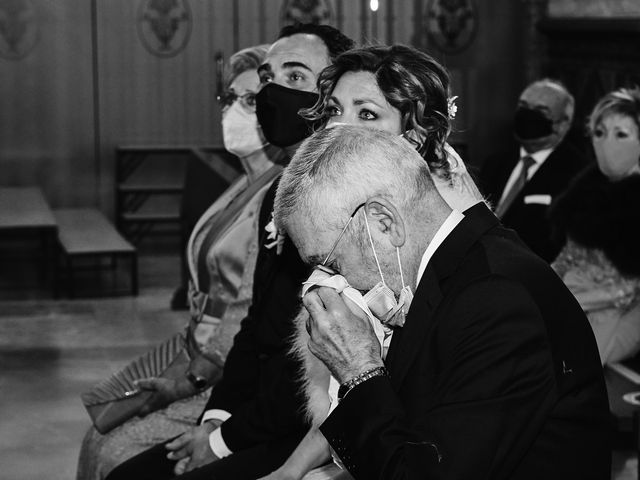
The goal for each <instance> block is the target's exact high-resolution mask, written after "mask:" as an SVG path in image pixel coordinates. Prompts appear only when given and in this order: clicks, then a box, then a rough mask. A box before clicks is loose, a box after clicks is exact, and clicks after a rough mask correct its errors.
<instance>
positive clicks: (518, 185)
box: [496, 155, 536, 218]
mask: <svg viewBox="0 0 640 480" xmlns="http://www.w3.org/2000/svg"><path fill="white" fill-rule="evenodd" d="M534 163H536V161H535V160H534V159H533V157H531V156H530V155H527V156H525V157H522V170H520V174H519V175H518V178H516V181H515V182H513V185H511V189H510V190H509V191H508V192H507V195H506V196H505V197H504V199H503V200H502V201H501V202H500V203H499V204H498V207H497V208H496V215H497V216H498V218H502V217H503V216H504V214H505V213H506V212H507V210H508V209H509V207H510V206H511V204H512V203H513V201H514V200H515V199H516V197H517V196H518V194H519V193H520V192H521V191H522V189H523V188H524V185H525V183H527V180H528V175H529V168H530V167H531V166H532V165H533V164H534Z"/></svg>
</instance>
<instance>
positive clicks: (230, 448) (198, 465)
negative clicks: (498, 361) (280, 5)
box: [107, 24, 354, 480]
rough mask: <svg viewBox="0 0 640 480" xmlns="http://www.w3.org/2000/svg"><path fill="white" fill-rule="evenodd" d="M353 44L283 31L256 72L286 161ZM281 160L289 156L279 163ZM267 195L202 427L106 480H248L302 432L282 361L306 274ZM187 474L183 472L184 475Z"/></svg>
mask: <svg viewBox="0 0 640 480" xmlns="http://www.w3.org/2000/svg"><path fill="white" fill-rule="evenodd" d="M353 46H354V43H353V41H352V40H351V39H349V38H347V37H345V36H344V35H342V34H341V33H340V32H339V31H338V30H336V29H335V28H333V27H330V26H327V25H311V24H302V25H294V26H287V27H284V28H283V29H282V31H281V32H280V36H279V38H278V40H276V42H274V43H273V44H272V46H271V48H270V49H269V51H268V52H267V55H266V58H265V61H264V64H263V65H261V66H260V67H259V69H258V74H259V76H260V80H261V90H260V91H259V92H258V94H257V95H256V115H257V118H258V122H259V123H260V127H261V129H262V132H263V134H264V136H265V139H266V140H267V141H268V142H269V143H270V144H272V145H275V146H277V147H281V148H283V149H284V150H285V151H287V152H289V153H290V154H292V153H293V152H295V149H296V148H297V147H298V145H299V144H300V143H301V142H302V140H304V139H305V138H306V137H307V136H309V135H310V134H311V132H312V128H311V125H309V124H308V123H307V122H306V121H305V120H303V119H302V118H301V117H300V116H299V115H298V111H299V110H300V109H302V108H308V107H311V106H312V105H313V104H314V103H315V102H316V101H317V100H318V94H317V93H315V90H316V80H317V77H318V75H319V73H320V72H321V71H322V70H323V69H324V68H325V67H327V66H328V65H330V64H331V62H332V59H333V58H335V57H336V56H337V55H339V54H340V53H342V52H344V51H346V50H348V49H350V48H353ZM282 163H288V157H287V158H286V159H283V160H282ZM276 185H277V182H276V183H274V185H273V187H272V188H271V189H270V190H269V191H267V193H266V195H265V197H264V200H263V203H262V206H261V208H260V217H259V227H258V235H259V243H258V246H259V249H260V250H259V253H258V259H257V262H256V268H255V273H254V282H253V285H254V288H253V298H252V305H251V307H250V309H249V314H248V315H247V317H246V318H245V319H244V320H243V321H242V326H241V328H240V331H239V333H238V334H237V335H236V336H235V338H234V343H233V346H232V347H231V350H230V351H229V354H228V356H227V359H226V362H225V365H224V371H223V375H222V379H221V380H220V381H219V382H218V383H217V384H216V385H215V386H214V387H213V390H212V392H211V397H210V399H209V401H208V403H207V406H206V407H205V411H204V412H203V416H202V420H201V424H200V425H199V426H198V427H195V428H192V429H191V430H188V431H187V432H186V433H185V434H183V435H182V436H179V437H177V438H176V439H174V440H173V441H171V442H168V443H163V444H159V445H157V446H155V447H153V448H151V449H149V450H147V451H146V452H143V453H142V454H140V455H138V456H137V457H134V458H133V459H131V460H129V461H127V462H125V463H124V464H122V465H121V466H119V467H118V468H116V469H115V470H114V471H113V472H112V473H111V474H110V475H109V476H108V477H107V478H108V480H123V479H136V480H140V479H147V478H148V479H154V480H161V479H169V478H175V477H176V475H179V477H178V478H181V479H190V480H193V479H201V478H202V479H210V478H216V479H230V480H231V479H233V480H241V479H255V478H258V477H261V476H262V475H265V474H267V473H269V472H271V471H272V470H274V469H275V468H276V467H278V466H279V465H281V464H282V462H284V460H285V459H286V458H287V457H288V456H289V455H290V454H291V452H292V451H293V449H294V448H295V447H296V445H297V444H298V443H299V441H300V440H301V439H302V437H303V436H304V434H305V433H306V430H307V427H306V425H305V424H304V421H303V418H302V413H301V406H302V403H303V402H304V399H303V398H302V395H301V393H300V392H299V385H298V383H297V378H298V375H299V373H298V368H299V366H298V364H297V363H296V362H295V361H294V360H293V359H292V358H291V357H290V356H289V355H288V351H289V338H290V337H291V336H292V334H293V324H292V319H293V317H294V316H295V314H296V313H297V312H298V310H299V308H300V306H301V303H300V296H299V291H300V284H301V282H302V281H303V280H304V279H305V278H306V276H307V274H308V268H307V267H306V265H304V264H303V262H302V261H301V260H300V257H299V256H298V253H297V251H296V249H295V247H293V245H292V244H291V242H290V241H289V240H286V239H282V238H279V237H278V235H277V234H276V230H275V228H274V227H273V222H272V220H271V212H272V209H273V197H274V195H275V188H276ZM185 472H186V473H185Z"/></svg>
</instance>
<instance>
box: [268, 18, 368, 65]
mask: <svg viewBox="0 0 640 480" xmlns="http://www.w3.org/2000/svg"><path fill="white" fill-rule="evenodd" d="M298 33H308V34H311V35H315V36H316V37H319V38H320V39H321V40H322V41H323V42H324V44H325V45H326V46H327V49H328V50H329V56H330V57H331V60H333V59H334V58H335V57H337V56H338V55H340V54H341V53H343V52H346V51H347V50H351V49H352V48H354V47H355V46H356V42H354V41H353V40H351V39H350V38H349V37H347V36H346V35H344V34H343V33H342V32H341V31H340V30H338V29H337V28H334V27H332V26H330V25H317V24H315V23H294V24H293V25H287V26H285V27H282V30H280V35H278V40H280V39H281V38H285V37H290V36H292V35H296V34H298Z"/></svg>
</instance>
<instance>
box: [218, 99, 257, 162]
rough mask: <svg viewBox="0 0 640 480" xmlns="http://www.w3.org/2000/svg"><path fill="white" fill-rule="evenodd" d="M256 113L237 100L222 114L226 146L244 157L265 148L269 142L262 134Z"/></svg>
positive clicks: (230, 150)
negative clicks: (249, 110)
mask: <svg viewBox="0 0 640 480" xmlns="http://www.w3.org/2000/svg"><path fill="white" fill-rule="evenodd" d="M260 132H261V130H260V125H259V124H258V118H257V117H256V114H255V113H251V112H248V111H247V110H246V109H245V108H244V107H242V105H240V102H238V101H235V102H233V104H231V106H230V107H229V108H227V109H226V110H225V112H224V113H223V115H222V140H223V142H224V148H226V149H227V150H228V151H229V152H231V153H233V154H234V155H236V156H238V157H240V158H244V157H247V156H249V155H251V154H252V153H254V152H256V151H258V150H260V149H262V148H264V146H265V145H266V144H267V143H266V142H265V141H264V140H263V139H262V136H261V133H260Z"/></svg>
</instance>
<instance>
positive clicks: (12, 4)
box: [0, 0, 38, 60]
mask: <svg viewBox="0 0 640 480" xmlns="http://www.w3.org/2000/svg"><path fill="white" fill-rule="evenodd" d="M37 41H38V22H37V16H36V10H35V8H34V6H33V4H32V3H31V0H0V57H2V58H5V59H7V60H19V59H21V58H24V57H26V56H27V55H28V54H29V53H30V52H31V50H33V47H35V45H36V43H37Z"/></svg>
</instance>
